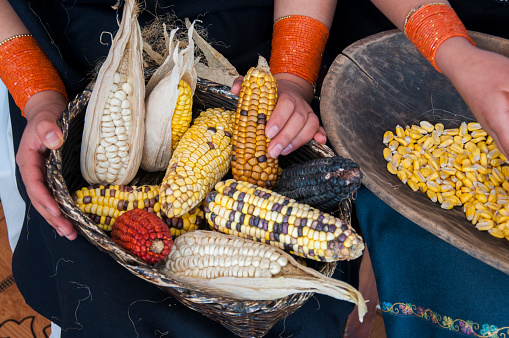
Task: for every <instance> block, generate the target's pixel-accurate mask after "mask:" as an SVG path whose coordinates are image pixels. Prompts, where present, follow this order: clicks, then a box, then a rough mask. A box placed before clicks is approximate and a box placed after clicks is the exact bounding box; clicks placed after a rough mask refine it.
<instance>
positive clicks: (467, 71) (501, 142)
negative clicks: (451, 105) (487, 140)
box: [436, 38, 509, 158]
mask: <svg viewBox="0 0 509 338" xmlns="http://www.w3.org/2000/svg"><path fill="white" fill-rule="evenodd" d="M446 44H447V45H446ZM444 47H445V48H446V49H443V48H444ZM436 60H437V64H438V66H439V68H440V69H441V70H442V71H443V72H444V74H445V75H447V77H448V78H449V79H450V80H451V82H452V83H453V84H454V86H455V87H456V89H457V90H458V92H459V93H460V95H461V96H462V97H463V99H464V100H465V102H466V103H467V105H468V106H469V108H470V109H471V110H472V113H473V114H474V116H475V117H476V119H477V121H478V122H479V123H480V124H481V126H482V127H483V129H484V130H485V131H486V132H487V133H488V135H490V136H491V137H493V140H494V141H495V143H496V144H497V146H498V148H499V149H500V151H501V152H502V153H503V154H504V155H505V156H506V157H507V158H509V156H508V155H509V130H508V129H507V128H508V126H509V58H507V57H504V56H502V55H500V54H497V53H493V52H489V51H485V50H482V49H479V48H477V47H475V46H473V45H472V44H470V43H469V42H467V40H466V39H462V38H458V39H454V38H451V39H449V40H447V41H445V42H444V43H443V44H442V46H441V47H440V48H439V50H438V52H437V59H436Z"/></svg>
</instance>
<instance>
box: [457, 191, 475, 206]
mask: <svg viewBox="0 0 509 338" xmlns="http://www.w3.org/2000/svg"><path fill="white" fill-rule="evenodd" d="M472 197H474V195H473V194H471V193H462V194H461V195H460V201H461V203H463V204H465V203H467V202H468V201H470V200H471V199H472Z"/></svg>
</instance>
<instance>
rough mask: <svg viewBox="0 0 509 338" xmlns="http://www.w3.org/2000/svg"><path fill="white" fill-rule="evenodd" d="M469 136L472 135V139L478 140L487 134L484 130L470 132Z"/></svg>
mask: <svg viewBox="0 0 509 338" xmlns="http://www.w3.org/2000/svg"><path fill="white" fill-rule="evenodd" d="M470 135H472V137H473V138H478V137H486V136H488V133H487V132H485V131H484V130H472V132H471V133H470Z"/></svg>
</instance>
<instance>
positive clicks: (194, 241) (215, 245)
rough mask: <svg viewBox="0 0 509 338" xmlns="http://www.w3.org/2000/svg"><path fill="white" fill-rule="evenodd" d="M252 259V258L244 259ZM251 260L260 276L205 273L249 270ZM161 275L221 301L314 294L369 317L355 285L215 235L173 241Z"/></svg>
mask: <svg viewBox="0 0 509 338" xmlns="http://www.w3.org/2000/svg"><path fill="white" fill-rule="evenodd" d="M249 250H251V252H249ZM248 256H250V257H251V258H249V259H248V258H246V259H245V260H243V259H244V258H243V257H248ZM202 257H203V260H200V259H201V258H202ZM262 259H265V262H262ZM248 260H249V261H250V262H252V261H255V260H256V261H257V262H258V263H256V264H255V265H257V268H259V269H258V271H256V272H253V271H254V268H253V269H251V270H252V271H251V272H252V274H251V276H252V277H230V276H229V277H216V276H217V274H218V272H217V270H216V271H212V272H211V271H210V269H209V271H208V272H207V271H205V270H207V269H206V267H209V266H214V268H213V269H228V268H229V267H235V268H236V267H237V266H243V267H245V266H248V263H247V262H248ZM241 261H242V262H241ZM268 261H270V262H268ZM205 266H206V267H205ZM232 270H235V269H232ZM162 272H163V273H165V274H166V275H168V276H169V277H171V278H173V279H174V280H176V281H178V282H180V283H182V284H184V285H189V286H191V287H193V288H196V289H198V290H200V291H202V292H210V293H211V294H215V295H217V296H222V297H224V296H226V297H231V298H234V299H239V300H274V299H278V298H283V297H286V296H289V295H292V294H296V293H306V292H316V293H320V294H323V295H327V296H330V297H334V298H336V299H339V300H344V301H347V302H351V303H354V304H356V305H357V306H358V313H359V320H360V321H361V322H362V319H363V317H364V315H365V314H366V312H367V307H366V304H365V300H364V298H363V297H362V295H361V294H360V292H359V291H357V290H356V289H355V288H354V287H352V286H351V285H349V284H347V283H345V282H342V281H339V280H337V279H334V278H329V277H326V276H324V275H322V274H321V273H319V272H317V271H316V270H313V269H311V268H308V267H305V266H302V265H301V264H299V263H298V262H297V261H296V260H295V259H294V258H293V257H292V256H291V255H289V254H287V253H286V252H284V251H282V250H281V249H279V248H275V247H272V246H269V245H267V244H264V243H259V242H255V241H251V240H248V239H244V238H240V237H236V236H232V235H226V234H222V233H218V232H213V231H201V230H196V231H189V232H186V233H185V234H183V235H181V236H179V237H178V238H177V239H175V241H174V245H173V248H172V252H171V253H170V255H169V256H168V257H167V259H166V262H165V265H164V267H162ZM243 272H244V273H245V270H244V271H243ZM219 274H221V273H219ZM231 274H234V275H235V272H232V273H230V275H231ZM200 275H201V277H200ZM237 275H238V273H237Z"/></svg>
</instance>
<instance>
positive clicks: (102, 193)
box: [73, 185, 204, 237]
mask: <svg viewBox="0 0 509 338" xmlns="http://www.w3.org/2000/svg"><path fill="white" fill-rule="evenodd" d="M73 198H74V203H75V204H76V205H77V206H78V207H79V208H80V209H81V211H83V212H84V213H85V214H86V215H87V216H88V217H90V218H91V219H92V221H93V222H94V223H96V224H97V226H98V227H99V228H101V229H102V230H104V231H111V228H112V226H113V223H115V221H116V219H117V218H118V217H119V216H120V215H122V214H123V213H124V212H126V211H128V210H132V209H144V210H146V211H148V212H153V213H155V214H156V215H157V216H159V217H160V218H161V219H162V220H164V221H165V222H166V224H167V225H168V227H169V228H170V232H171V235H172V236H173V237H177V236H179V235H181V234H183V233H184V232H186V231H189V230H196V229H198V228H200V226H201V225H202V224H203V220H204V213H203V210H202V209H201V208H200V207H198V206H197V207H195V208H193V209H192V210H191V211H189V213H187V214H185V215H183V216H182V217H172V218H168V217H166V215H165V214H164V213H162V212H161V203H159V186H155V185H152V186H150V185H143V186H119V185H110V186H103V185H101V186H97V187H83V188H81V189H80V190H77V191H76V192H75V193H74V195H73Z"/></svg>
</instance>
